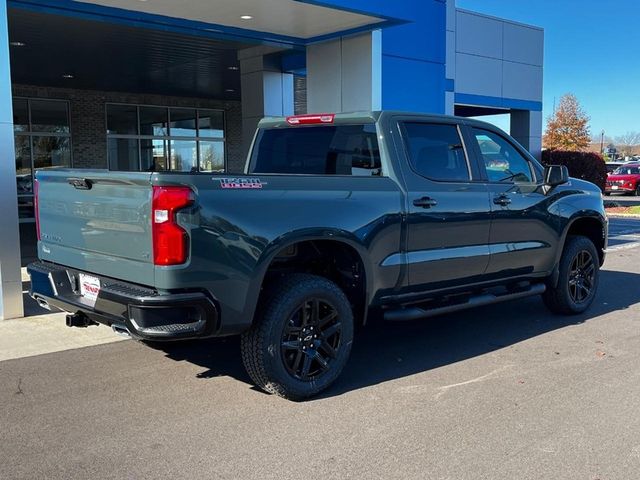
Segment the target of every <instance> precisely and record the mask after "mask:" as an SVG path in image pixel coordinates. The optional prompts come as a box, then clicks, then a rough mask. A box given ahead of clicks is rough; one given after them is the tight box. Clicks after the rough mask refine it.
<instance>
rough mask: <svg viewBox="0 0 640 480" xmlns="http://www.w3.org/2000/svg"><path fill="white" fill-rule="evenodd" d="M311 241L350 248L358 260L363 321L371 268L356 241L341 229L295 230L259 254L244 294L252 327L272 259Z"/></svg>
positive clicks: (369, 286)
mask: <svg viewBox="0 0 640 480" xmlns="http://www.w3.org/2000/svg"><path fill="white" fill-rule="evenodd" d="M313 240H319V241H334V242H339V243H343V244H345V245H347V246H349V247H351V248H352V249H353V250H355V252H356V253H357V255H358V256H359V257H360V261H361V262H362V265H363V266H364V285H365V318H366V310H367V308H368V306H369V303H370V301H371V296H372V292H371V285H372V282H371V278H372V277H371V275H372V274H373V273H372V272H373V267H372V265H371V263H370V260H369V254H368V251H367V248H366V247H365V246H364V245H363V244H362V243H361V242H360V241H359V239H358V238H357V237H356V236H355V235H354V234H353V233H351V232H348V231H346V230H341V229H332V228H307V229H303V230H295V231H292V232H287V233H286V234H284V235H281V236H280V237H278V238H276V239H274V240H273V241H271V242H270V243H269V244H268V245H267V246H266V247H265V248H264V250H263V251H262V254H261V255H260V257H259V259H258V261H257V263H256V267H255V273H254V275H253V278H252V280H251V283H250V285H249V288H248V291H247V301H246V307H245V312H244V314H245V315H246V316H247V317H248V318H250V319H251V322H250V323H253V319H254V316H255V313H256V309H257V307H258V299H259V297H260V289H261V288H262V284H263V283H264V279H265V277H266V274H267V270H268V269H269V266H270V265H271V263H272V262H273V260H274V258H275V257H276V255H277V254H278V253H279V252H280V251H282V250H283V249H285V248H287V247H289V246H291V245H295V244H296V243H301V242H308V241H313Z"/></svg>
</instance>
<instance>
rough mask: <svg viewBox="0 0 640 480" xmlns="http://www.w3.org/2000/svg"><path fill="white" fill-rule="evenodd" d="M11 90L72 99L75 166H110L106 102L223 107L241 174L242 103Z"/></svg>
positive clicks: (230, 163)
mask: <svg viewBox="0 0 640 480" xmlns="http://www.w3.org/2000/svg"><path fill="white" fill-rule="evenodd" d="M12 90H13V95H14V96H16V97H30V98H55V99H60V100H68V101H69V108H70V115H71V141H72V148H73V166H74V167H77V168H107V136H106V131H107V127H106V125H105V104H106V103H111V102H115V103H131V104H141V105H162V106H168V107H194V108H218V109H223V110H224V111H225V112H226V127H227V131H226V139H227V141H226V148H227V169H228V171H229V172H231V173H239V172H242V170H243V168H244V162H245V158H244V156H243V154H242V110H241V108H240V102H236V101H220V100H211V99H202V98H186V97H171V96H165V95H146V94H134V93H121V92H102V91H94V90H74V89H69V88H52V87H39V86H33V85H16V84H14V85H12Z"/></svg>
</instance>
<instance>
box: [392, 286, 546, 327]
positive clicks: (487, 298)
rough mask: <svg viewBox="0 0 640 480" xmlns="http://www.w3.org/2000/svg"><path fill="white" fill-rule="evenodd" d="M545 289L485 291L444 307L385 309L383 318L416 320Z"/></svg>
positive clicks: (524, 296)
mask: <svg viewBox="0 0 640 480" xmlns="http://www.w3.org/2000/svg"><path fill="white" fill-rule="evenodd" d="M546 289H547V287H546V285H545V284H544V283H536V284H534V285H531V286H530V287H529V288H527V289H526V290H522V291H519V292H514V293H506V294H504V295H493V294H490V293H486V294H483V295H477V296H475V297H471V298H469V300H467V301H466V302H463V303H456V304H454V305H446V306H444V307H438V308H430V309H425V308H420V307H407V308H401V309H397V310H387V311H386V312H384V319H385V320H387V321H391V322H403V321H410V320H418V319H421V318H428V317H435V316H436V315H442V314H444V313H453V312H459V311H460V310H466V309H468V308H473V307H481V306H484V305H492V304H494V303H500V302H506V301H508V300H517V299H519V298H526V297H532V296H534V295H541V294H543V293H544V292H545V290H546Z"/></svg>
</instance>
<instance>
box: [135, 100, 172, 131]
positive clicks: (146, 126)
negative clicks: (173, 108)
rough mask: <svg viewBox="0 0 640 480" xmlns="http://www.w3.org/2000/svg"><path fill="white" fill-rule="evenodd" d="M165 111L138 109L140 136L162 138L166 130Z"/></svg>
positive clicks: (161, 108) (162, 108) (147, 108)
mask: <svg viewBox="0 0 640 480" xmlns="http://www.w3.org/2000/svg"><path fill="white" fill-rule="evenodd" d="M167 125H168V117H167V109H166V108H164V107H140V134H141V135H153V136H154V137H163V136H166V135H168V134H169V131H168V129H167Z"/></svg>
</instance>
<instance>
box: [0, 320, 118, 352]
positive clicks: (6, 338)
mask: <svg viewBox="0 0 640 480" xmlns="http://www.w3.org/2000/svg"><path fill="white" fill-rule="evenodd" d="M64 319H65V314H64V313H49V314H46V315H38V316H35V317H26V318H19V319H16V320H4V321H2V322H0V361H4V360H10V359H14V358H23V357H32V356H34V355H42V354H44V353H53V352H61V351H64V350H71V349H74V348H83V347H90V346H93V345H101V344H104V343H111V342H118V341H121V340H126V338H124V337H121V336H119V335H116V334H115V333H113V331H112V330H111V329H110V328H107V327H104V326H102V325H101V326H98V327H88V328H68V327H67V326H66V325H65V321H64Z"/></svg>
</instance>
